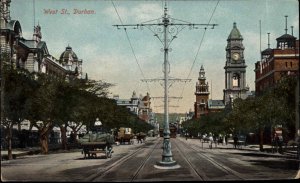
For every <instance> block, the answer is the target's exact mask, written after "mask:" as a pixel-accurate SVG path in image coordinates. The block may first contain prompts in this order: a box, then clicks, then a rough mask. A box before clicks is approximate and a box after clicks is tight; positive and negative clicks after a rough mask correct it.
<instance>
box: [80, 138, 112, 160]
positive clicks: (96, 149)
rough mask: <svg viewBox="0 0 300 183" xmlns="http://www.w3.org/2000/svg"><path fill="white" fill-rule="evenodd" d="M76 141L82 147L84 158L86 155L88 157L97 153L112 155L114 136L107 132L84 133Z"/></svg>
mask: <svg viewBox="0 0 300 183" xmlns="http://www.w3.org/2000/svg"><path fill="white" fill-rule="evenodd" d="M78 141H79V143H80V145H81V147H82V154H84V158H86V157H87V156H88V157H89V158H90V157H97V154H98V153H101V154H104V156H105V158H111V156H112V153H113V150H112V145H113V143H114V138H113V135H111V134H109V133H94V134H86V135H84V136H83V137H82V138H80V139H78Z"/></svg>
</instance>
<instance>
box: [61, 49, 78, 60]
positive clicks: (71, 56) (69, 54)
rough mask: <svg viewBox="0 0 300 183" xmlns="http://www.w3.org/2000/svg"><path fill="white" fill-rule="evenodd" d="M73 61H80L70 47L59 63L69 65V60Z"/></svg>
mask: <svg viewBox="0 0 300 183" xmlns="http://www.w3.org/2000/svg"><path fill="white" fill-rule="evenodd" d="M69 59H72V60H74V61H78V57H77V55H76V54H75V53H74V51H73V50H72V47H70V46H69V45H68V46H67V47H66V50H65V51H64V52H63V53H62V54H61V55H60V57H59V62H60V63H68V60H69Z"/></svg>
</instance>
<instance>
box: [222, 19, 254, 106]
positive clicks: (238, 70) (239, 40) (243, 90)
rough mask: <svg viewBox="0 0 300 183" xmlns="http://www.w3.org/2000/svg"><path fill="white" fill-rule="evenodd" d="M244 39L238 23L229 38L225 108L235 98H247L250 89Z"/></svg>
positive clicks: (234, 24)
mask: <svg viewBox="0 0 300 183" xmlns="http://www.w3.org/2000/svg"><path fill="white" fill-rule="evenodd" d="M244 49H245V48H244V46H243V37H242V35H241V33H240V31H239V30H238V28H237V26H236V23H235V22H234V23H233V28H232V30H231V32H230V34H229V36H228V38H227V46H226V49H225V50H226V64H225V67H224V69H225V89H224V90H223V92H224V103H225V106H227V105H228V104H230V102H231V101H232V100H234V99H235V98H242V99H245V98H247V92H248V91H249V87H246V67H247V65H246V64H245V59H244Z"/></svg>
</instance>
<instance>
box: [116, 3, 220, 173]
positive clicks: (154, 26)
mask: <svg viewBox="0 0 300 183" xmlns="http://www.w3.org/2000/svg"><path fill="white" fill-rule="evenodd" d="M113 5H114V4H113ZM116 12H117V10H116ZM167 12H168V8H167V3H166V2H165V7H164V14H163V17H162V18H159V19H155V20H152V21H147V22H144V23H142V24H129V25H124V24H123V23H122V25H113V26H116V27H117V28H119V27H124V30H125V32H126V27H133V28H134V29H138V28H142V27H147V28H148V29H149V30H150V31H152V32H153V33H154V36H155V37H157V38H158V39H159V41H160V42H161V43H162V45H163V49H162V51H163V52H164V63H163V73H164V79H163V80H164V90H165V91H164V131H163V137H164V140H163V154H162V160H161V161H159V162H157V165H158V166H159V167H169V168H178V165H177V163H176V161H174V160H173V155H172V152H171V142H170V129H169V97H168V93H169V91H168V89H169V87H170V83H171V82H170V81H172V80H178V79H172V78H170V77H169V73H170V63H169V58H168V53H169V51H170V48H169V46H170V44H171V42H172V41H173V40H174V39H175V38H177V34H178V33H179V32H180V31H182V30H183V29H184V28H186V27H189V28H190V29H193V28H197V29H198V26H205V29H206V27H208V26H211V27H212V29H213V28H214V27H215V26H216V25H217V24H194V23H190V22H187V21H182V20H178V19H174V18H170V16H169V15H168V13H167ZM119 18H120V17H119ZM151 22H153V23H151ZM126 34H127V32H126ZM169 35H170V37H169ZM156 167H157V166H156Z"/></svg>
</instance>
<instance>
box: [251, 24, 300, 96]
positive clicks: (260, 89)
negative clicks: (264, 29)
mask: <svg viewBox="0 0 300 183" xmlns="http://www.w3.org/2000/svg"><path fill="white" fill-rule="evenodd" d="M286 27H287V26H286ZM268 40H269V35H268ZM276 41H277V44H276V48H270V44H269V42H268V48H267V49H265V50H263V51H262V52H261V60H260V61H257V62H256V63H255V70H254V71H255V90H256V95H262V94H263V93H264V91H266V90H267V89H268V88H270V87H273V86H274V85H275V84H276V83H277V81H279V80H280V79H281V78H282V77H283V76H287V75H289V76H296V75H297V73H298V70H299V39H298V40H297V38H296V37H294V36H293V33H292V35H291V34H288V33H287V28H286V29H285V34H283V35H282V36H280V37H278V38H277V39H276Z"/></svg>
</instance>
